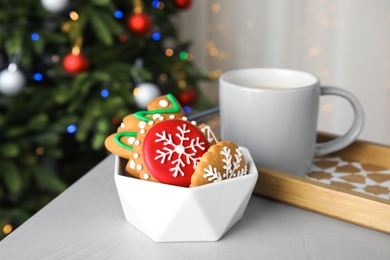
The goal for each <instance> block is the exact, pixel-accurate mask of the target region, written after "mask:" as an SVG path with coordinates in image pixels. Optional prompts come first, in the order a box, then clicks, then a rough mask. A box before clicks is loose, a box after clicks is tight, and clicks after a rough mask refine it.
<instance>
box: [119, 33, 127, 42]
mask: <svg viewBox="0 0 390 260" xmlns="http://www.w3.org/2000/svg"><path fill="white" fill-rule="evenodd" d="M119 41H120V42H126V41H127V37H126V35H123V34H122V35H120V36H119Z"/></svg>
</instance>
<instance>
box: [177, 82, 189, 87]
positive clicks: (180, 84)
mask: <svg viewBox="0 0 390 260" xmlns="http://www.w3.org/2000/svg"><path fill="white" fill-rule="evenodd" d="M177 85H178V86H179V88H181V89H185V88H186V86H187V83H186V82H185V81H184V80H179V82H177Z"/></svg>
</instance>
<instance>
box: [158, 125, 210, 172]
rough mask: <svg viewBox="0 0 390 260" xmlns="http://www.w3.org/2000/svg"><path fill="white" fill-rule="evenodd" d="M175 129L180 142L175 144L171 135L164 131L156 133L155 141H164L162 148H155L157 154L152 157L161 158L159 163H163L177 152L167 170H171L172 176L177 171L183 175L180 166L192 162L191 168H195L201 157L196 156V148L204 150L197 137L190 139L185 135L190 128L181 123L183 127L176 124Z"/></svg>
mask: <svg viewBox="0 0 390 260" xmlns="http://www.w3.org/2000/svg"><path fill="white" fill-rule="evenodd" d="M177 129H178V130H179V132H180V133H177V134H176V136H177V137H178V139H179V140H180V143H178V144H175V143H174V142H173V140H172V135H171V134H167V132H166V131H164V130H163V131H162V132H161V134H160V133H156V136H157V137H158V138H157V139H156V143H159V142H164V146H165V147H164V148H163V149H162V150H159V149H158V150H157V151H156V152H157V153H158V154H159V155H157V156H156V157H155V158H154V159H155V160H161V161H160V162H161V164H164V163H165V161H166V160H168V161H170V160H171V159H172V156H173V154H177V159H175V160H173V161H172V162H171V163H172V165H173V167H171V168H170V169H169V171H171V172H173V174H172V175H173V177H177V175H178V173H180V175H181V176H184V175H185V174H184V172H183V170H182V167H185V166H186V165H189V164H191V163H192V166H193V168H195V166H196V164H197V163H198V162H199V161H200V158H201V157H196V151H197V149H200V150H205V149H206V148H205V146H204V142H201V141H200V139H199V137H196V138H195V139H190V138H189V137H186V135H187V134H188V133H190V132H191V130H189V129H187V125H186V124H183V127H180V126H178V127H177Z"/></svg>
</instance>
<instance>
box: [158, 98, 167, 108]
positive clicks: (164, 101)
mask: <svg viewBox="0 0 390 260" xmlns="http://www.w3.org/2000/svg"><path fill="white" fill-rule="evenodd" d="M158 104H159V105H160V106H161V107H167V106H169V103H168V101H166V100H165V99H161V100H160V102H158Z"/></svg>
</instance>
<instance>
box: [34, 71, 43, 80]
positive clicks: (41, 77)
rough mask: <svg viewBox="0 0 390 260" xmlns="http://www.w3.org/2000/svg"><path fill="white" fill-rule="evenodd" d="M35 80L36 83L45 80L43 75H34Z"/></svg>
mask: <svg viewBox="0 0 390 260" xmlns="http://www.w3.org/2000/svg"><path fill="white" fill-rule="evenodd" d="M33 77H34V80H35V81H41V80H42V79H43V75H42V74H41V73H39V72H38V73H34V76H33Z"/></svg>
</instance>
